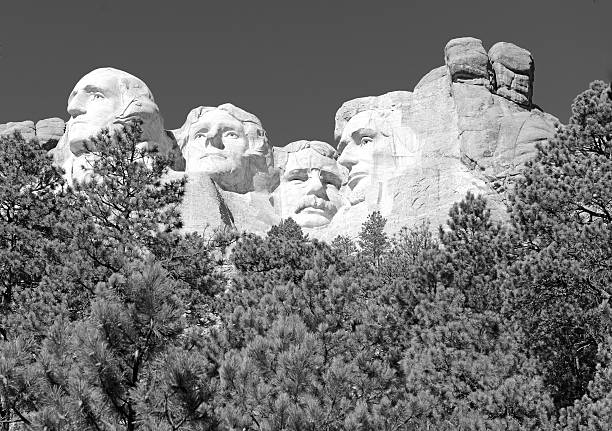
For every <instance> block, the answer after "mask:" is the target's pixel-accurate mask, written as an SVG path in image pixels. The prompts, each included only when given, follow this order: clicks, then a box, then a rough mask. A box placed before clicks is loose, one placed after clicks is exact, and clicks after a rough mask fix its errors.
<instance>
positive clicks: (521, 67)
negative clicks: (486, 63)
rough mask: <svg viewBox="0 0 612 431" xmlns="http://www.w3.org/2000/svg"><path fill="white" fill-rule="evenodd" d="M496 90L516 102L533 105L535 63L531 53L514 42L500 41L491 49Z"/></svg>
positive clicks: (525, 105) (522, 104) (490, 54)
mask: <svg viewBox="0 0 612 431" xmlns="http://www.w3.org/2000/svg"><path fill="white" fill-rule="evenodd" d="M489 59H490V61H491V64H492V68H493V72H494V74H495V83H496V84H495V92H496V94H498V95H499V96H502V97H504V98H506V99H508V100H510V101H512V102H514V103H517V104H519V105H521V106H524V107H527V108H529V107H531V103H532V102H531V99H532V95H533V80H534V72H535V65H534V62H533V57H532V56H531V53H530V52H529V51H527V50H526V49H523V48H520V47H518V46H516V45H515V44H513V43H508V42H498V43H496V44H495V45H493V46H492V47H491V49H490V50H489Z"/></svg>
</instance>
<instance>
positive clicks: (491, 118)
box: [0, 37, 557, 240]
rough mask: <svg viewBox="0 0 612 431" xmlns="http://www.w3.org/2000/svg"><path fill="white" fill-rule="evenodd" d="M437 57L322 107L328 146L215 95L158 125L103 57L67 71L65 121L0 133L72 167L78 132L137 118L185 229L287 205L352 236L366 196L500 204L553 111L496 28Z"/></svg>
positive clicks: (498, 208)
mask: <svg viewBox="0 0 612 431" xmlns="http://www.w3.org/2000/svg"><path fill="white" fill-rule="evenodd" d="M444 60H445V64H444V65H443V66H441V67H438V68H436V69H434V70H432V71H430V72H429V73H427V74H426V75H425V76H424V77H423V78H422V79H421V80H420V81H419V83H418V84H417V85H416V86H415V88H414V90H413V91H405V90H400V91H393V92H389V93H386V94H383V95H380V96H370V97H360V98H358V99H353V100H349V101H347V102H345V103H344V104H343V105H342V106H341V107H340V109H338V111H337V113H336V117H335V129H334V138H335V141H336V144H337V146H336V148H334V147H333V146H330V145H329V144H327V143H325V142H321V141H310V140H301V141H296V142H293V143H291V144H289V145H287V146H285V147H282V148H281V147H272V146H271V143H270V142H268V138H267V134H266V131H265V130H264V128H263V125H262V122H261V121H260V120H259V118H257V117H256V116H255V115H253V114H251V113H249V112H247V111H245V110H243V109H241V108H239V107H236V106H234V105H232V104H229V103H226V104H223V105H220V106H217V107H207V106H200V107H197V108H195V109H192V110H191V112H189V114H188V116H187V118H186V121H185V123H184V124H183V126H182V127H180V128H178V129H174V130H165V129H164V125H163V118H162V116H161V113H160V112H159V109H158V107H157V105H156V104H155V101H154V99H153V95H152V93H151V92H150V90H149V89H148V87H147V86H146V84H145V83H144V82H143V81H142V80H140V79H139V78H136V77H134V76H133V75H130V74H129V73H127V72H123V71H120V70H117V69H112V68H104V69H97V70H95V71H92V72H90V73H88V74H87V75H85V76H84V77H83V78H82V79H81V80H80V81H79V82H78V83H77V84H76V86H75V88H74V90H73V91H72V92H71V93H70V94H71V96H70V97H69V100H68V106H69V111H70V112H71V113H73V116H72V117H71V119H70V120H69V121H68V123H66V124H65V123H64V121H63V120H61V119H59V118H50V119H45V120H41V121H39V122H38V123H36V124H34V122H32V121H23V122H18V123H7V124H4V125H0V135H5V134H10V133H13V132H15V131H19V132H21V133H22V134H23V135H24V136H25V137H26V138H27V139H30V138H38V139H39V141H40V143H41V145H43V146H44V147H45V148H52V147H55V148H53V149H52V150H51V151H50V152H51V154H53V156H54V159H55V163H56V164H58V165H60V166H63V167H64V168H65V170H66V175H67V177H68V179H69V181H85V180H87V178H88V175H89V173H88V171H87V169H85V168H84V167H83V166H84V162H81V159H83V160H85V161H86V160H88V159H87V158H88V157H95V152H91V151H90V150H89V148H88V147H87V146H86V145H85V143H86V142H87V141H88V139H89V138H90V137H91V136H93V135H95V134H96V133H98V132H99V131H100V130H101V129H102V128H104V127H111V128H115V127H119V126H118V125H120V124H122V123H123V122H124V120H125V119H126V118H141V119H142V120H143V121H144V125H143V129H144V137H143V139H144V142H143V144H144V145H145V147H144V148H146V149H149V148H155V149H157V150H158V151H161V152H162V153H164V154H168V155H173V154H174V155H177V157H176V163H175V165H174V171H172V172H171V173H170V174H169V175H168V178H167V179H168V180H171V179H173V178H179V177H182V176H186V177H187V180H188V182H187V186H186V192H185V197H184V202H183V204H182V214H183V220H184V231H185V232H210V230H211V229H213V228H218V227H220V228H237V229H238V230H242V231H250V232H256V233H265V232H266V231H267V230H268V229H269V228H270V227H271V226H272V225H273V224H276V223H278V222H279V221H280V220H281V219H283V218H286V217H293V218H294V219H295V220H296V221H297V222H298V224H300V225H301V226H302V228H303V229H304V230H305V232H306V233H308V234H309V235H311V236H313V237H318V238H321V239H324V240H332V239H333V238H334V237H335V236H337V235H348V236H350V237H354V236H356V235H357V234H358V232H359V230H360V228H361V225H362V223H363V222H364V221H365V219H366V218H367V216H368V215H369V214H370V213H371V212H372V211H375V210H377V211H380V212H381V213H382V215H383V216H384V217H386V218H387V220H388V222H387V230H388V231H389V232H394V231H397V230H399V229H400V228H401V227H403V226H410V225H415V224H418V223H421V221H423V220H426V219H428V220H429V221H430V222H431V226H432V229H436V228H437V226H438V225H439V224H443V223H444V222H445V221H446V219H447V215H448V210H449V207H450V206H451V205H452V204H453V203H454V202H456V201H459V200H461V199H462V198H463V197H464V196H465V194H466V193H467V192H468V191H470V192H473V193H475V194H483V195H485V196H486V197H487V198H488V200H489V203H490V206H491V208H492V210H493V213H494V215H496V216H497V217H498V218H503V217H505V211H504V209H505V207H504V199H505V192H506V191H507V190H508V188H510V187H512V183H513V181H514V179H515V178H516V176H517V175H520V172H521V169H522V167H523V166H524V164H525V162H526V161H528V160H529V159H531V158H532V157H533V156H534V154H535V151H536V144H538V143H539V142H542V141H545V140H547V139H550V138H551V137H552V136H553V134H554V124H555V122H557V119H556V118H555V117H553V116H552V115H550V114H547V113H545V112H543V111H542V110H540V109H539V108H538V107H537V105H535V104H534V103H533V101H532V99H533V83H534V71H535V66H534V61H533V57H532V55H531V53H530V52H529V51H527V50H525V49H523V48H520V47H518V46H516V45H514V44H512V43H507V42H499V43H496V44H495V45H493V46H492V47H491V49H490V50H489V51H488V53H487V51H486V50H485V48H484V46H483V44H482V42H481V41H480V40H479V39H476V38H473V37H462V38H457V39H453V40H451V41H449V42H448V43H447V44H446V47H445V48H444ZM92 88H98V89H100V88H104V89H105V94H106V97H107V98H110V99H111V101H112V102H113V103H112V104H110V105H109V104H99V102H98V101H97V100H98V98H96V97H90V96H91V94H90V92H91V91H93V90H91V89H92ZM77 105H78V106H77ZM111 105H112V109H111V108H109V106H111ZM71 107H72V108H71ZM77 108H78V109H77ZM58 141H59V142H58ZM56 143H57V146H56V145H55V144H56ZM82 165H83V166H82Z"/></svg>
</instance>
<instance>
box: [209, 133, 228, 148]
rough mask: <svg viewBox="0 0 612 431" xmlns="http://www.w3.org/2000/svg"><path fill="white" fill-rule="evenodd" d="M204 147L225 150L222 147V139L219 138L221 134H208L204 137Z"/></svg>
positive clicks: (223, 146)
mask: <svg viewBox="0 0 612 431" xmlns="http://www.w3.org/2000/svg"><path fill="white" fill-rule="evenodd" d="M206 146H210V147H214V148H218V149H220V150H223V149H224V148H225V145H223V139H222V138H221V134H220V133H209V134H208V135H206Z"/></svg>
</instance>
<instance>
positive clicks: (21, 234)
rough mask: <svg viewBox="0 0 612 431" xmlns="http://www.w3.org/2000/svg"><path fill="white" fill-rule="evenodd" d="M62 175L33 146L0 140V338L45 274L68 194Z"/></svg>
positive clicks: (18, 138) (17, 139) (16, 140)
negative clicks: (25, 298)
mask: <svg viewBox="0 0 612 431" xmlns="http://www.w3.org/2000/svg"><path fill="white" fill-rule="evenodd" d="M63 187H64V181H63V179H62V177H61V171H60V170H59V169H57V168H55V167H53V166H52V165H51V160H50V159H49V158H48V157H47V156H46V151H45V150H43V149H42V148H40V146H39V145H38V142H36V141H26V140H25V139H24V138H23V137H22V136H21V135H14V136H10V137H0V338H6V337H7V335H8V334H7V331H9V330H10V329H9V326H10V323H9V322H7V319H10V316H12V315H13V314H15V313H20V312H21V311H20V307H21V306H22V305H23V304H22V303H20V302H19V301H20V300H18V299H17V298H18V297H19V296H22V295H24V294H26V295H27V294H28V293H29V292H30V291H31V290H32V289H35V288H36V287H37V286H38V284H39V283H40V281H41V279H42V278H43V277H44V276H45V274H46V272H47V270H48V261H49V259H50V257H51V256H50V255H51V254H52V249H53V248H54V247H55V244H54V243H55V242H56V241H54V235H53V230H54V228H55V225H57V224H58V223H61V222H62V220H63V213H64V209H65V207H66V194H65V192H64V190H63Z"/></svg>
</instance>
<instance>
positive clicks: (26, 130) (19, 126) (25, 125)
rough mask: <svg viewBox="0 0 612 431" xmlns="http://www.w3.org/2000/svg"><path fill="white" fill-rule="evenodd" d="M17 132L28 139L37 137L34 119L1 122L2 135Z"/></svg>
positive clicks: (0, 132) (0, 130) (0, 131)
mask: <svg viewBox="0 0 612 431" xmlns="http://www.w3.org/2000/svg"><path fill="white" fill-rule="evenodd" d="M16 132H19V133H21V136H23V137H24V139H26V140H30V139H34V138H35V137H36V128H35V127H34V122H33V121H29V120H27V121H11V122H8V123H6V124H0V136H10V135H12V134H14V133H16Z"/></svg>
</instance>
